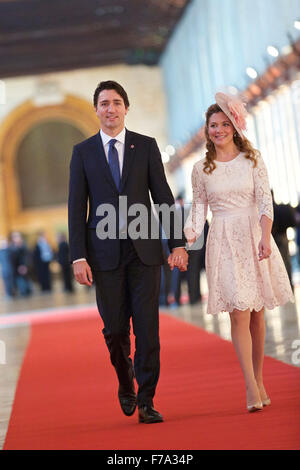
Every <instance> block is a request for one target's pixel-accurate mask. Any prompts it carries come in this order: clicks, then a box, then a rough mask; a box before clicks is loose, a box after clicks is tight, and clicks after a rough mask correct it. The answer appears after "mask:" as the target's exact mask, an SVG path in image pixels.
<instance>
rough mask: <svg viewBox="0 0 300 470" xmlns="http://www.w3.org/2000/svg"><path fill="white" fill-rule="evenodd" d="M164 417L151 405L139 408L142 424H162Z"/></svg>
mask: <svg viewBox="0 0 300 470" xmlns="http://www.w3.org/2000/svg"><path fill="white" fill-rule="evenodd" d="M163 420H164V419H163V417H162V415H161V414H160V413H159V412H158V411H156V410H155V409H154V408H153V406H151V405H143V406H141V407H139V422H140V423H146V424H151V423H162V422H163Z"/></svg>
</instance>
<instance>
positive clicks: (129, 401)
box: [118, 381, 136, 416]
mask: <svg viewBox="0 0 300 470" xmlns="http://www.w3.org/2000/svg"><path fill="white" fill-rule="evenodd" d="M118 397H119V402H120V405H121V409H122V411H123V413H124V415H126V416H132V415H133V413H134V412H135V409H136V393H135V389H134V383H133V381H132V386H131V387H130V389H129V390H128V389H127V390H126V389H125V388H124V387H122V386H121V385H120V386H119V392H118Z"/></svg>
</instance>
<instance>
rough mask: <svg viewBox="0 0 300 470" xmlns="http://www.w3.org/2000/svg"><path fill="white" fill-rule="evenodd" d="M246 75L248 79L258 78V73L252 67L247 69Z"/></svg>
mask: <svg viewBox="0 0 300 470" xmlns="http://www.w3.org/2000/svg"><path fill="white" fill-rule="evenodd" d="M246 73H247V75H248V77H250V78H257V76H258V73H257V72H256V70H255V69H254V68H253V67H247V69H246Z"/></svg>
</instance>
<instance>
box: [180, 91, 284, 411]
mask: <svg viewBox="0 0 300 470" xmlns="http://www.w3.org/2000/svg"><path fill="white" fill-rule="evenodd" d="M216 101H217V104H215V105H212V106H211V107H210V108H209V109H208V111H207V113H206V129H205V131H206V139H207V153H206V158H205V159H202V160H200V161H199V162H197V163H196V164H195V165H194V168H193V172H192V186H193V204H192V210H191V212H190V214H189V217H188V220H187V222H186V225H185V235H186V238H187V240H188V243H189V245H192V244H193V243H194V242H195V240H196V239H197V238H198V237H199V236H200V235H201V233H202V231H203V227H204V223H205V220H206V215H207V209H208V206H209V207H210V209H211V211H212V214H213V218H212V222H211V225H210V229H209V234H208V239H207V245H206V274H207V281H208V288H209V296H208V313H210V314H213V315H214V314H217V313H219V312H222V311H226V312H229V314H230V319H231V336H232V342H233V345H234V347H235V350H236V352H237V355H238V358H239V361H240V365H241V368H242V371H243V374H244V378H245V382H246V390H247V409H248V411H250V412H251V411H257V410H261V409H262V408H263V406H267V405H270V403H271V400H270V398H269V397H268V394H267V392H266V390H265V387H264V383H263V357H264V340H265V321H264V307H266V308H267V309H273V308H274V307H276V306H278V305H283V304H284V303H286V302H288V301H293V293H292V290H291V286H290V282H289V279H288V275H287V273H286V270H285V266H284V263H283V260H282V258H281V255H280V253H279V250H278V248H277V246H276V244H275V242H274V240H273V238H272V235H271V228H272V220H273V204H272V197H271V192H270V187H269V181H268V175H267V170H266V167H265V164H264V162H263V159H262V157H261V155H260V153H259V152H258V151H257V150H255V149H253V147H252V145H251V144H250V142H249V141H248V140H247V139H246V138H245V136H244V134H243V130H245V127H246V125H245V117H246V111H245V108H244V105H243V103H241V102H240V101H239V100H237V99H234V98H232V97H229V96H227V95H224V94H223V93H217V95H216Z"/></svg>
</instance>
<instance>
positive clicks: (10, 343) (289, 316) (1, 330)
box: [0, 275, 300, 449]
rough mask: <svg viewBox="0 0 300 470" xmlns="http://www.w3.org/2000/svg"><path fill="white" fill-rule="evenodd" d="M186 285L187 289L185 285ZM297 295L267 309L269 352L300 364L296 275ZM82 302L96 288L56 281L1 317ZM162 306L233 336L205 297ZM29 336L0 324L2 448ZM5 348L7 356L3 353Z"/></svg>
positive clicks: (24, 328) (1, 310)
mask: <svg viewBox="0 0 300 470" xmlns="http://www.w3.org/2000/svg"><path fill="white" fill-rule="evenodd" d="M201 286H202V291H203V292H205V290H206V279H205V275H203V276H202V278H201ZM183 287H184V288H183V291H184V290H185V286H183ZM204 299H205V295H204ZM295 299H296V302H295V304H291V303H289V304H287V305H285V306H283V307H278V308H276V309H274V310H272V311H266V313H265V318H266V327H267V329H266V342H265V353H266V354H267V355H269V356H272V357H274V358H277V359H279V360H281V361H283V362H286V363H288V364H292V365H294V366H296V367H300V283H299V280H298V279H296V288H295ZM80 305H81V306H83V305H95V292H94V289H93V288H91V289H90V288H86V287H82V286H79V285H77V286H76V290H75V292H74V293H73V294H65V293H63V292H62V291H61V287H60V285H58V284H56V285H54V291H53V293H52V294H44V295H42V294H40V293H38V292H35V294H34V295H33V296H32V297H30V298H28V299H16V300H14V301H5V300H3V299H2V300H0V319H1V317H2V318H3V316H5V317H7V316H11V317H10V318H13V317H15V316H16V315H17V316H18V315H20V314H21V313H24V312H29V311H30V312H36V314H38V312H40V313H43V312H45V311H50V312H53V314H55V309H59V308H61V307H67V306H80ZM162 310H163V311H167V312H168V313H169V314H171V315H174V316H176V317H180V318H182V319H184V320H185V321H187V322H191V323H193V324H196V325H198V326H200V327H201V328H204V329H205V330H207V331H210V332H213V333H216V334H217V335H220V336H221V337H222V338H224V339H226V340H230V339H231V336H230V321H229V316H228V314H226V313H223V314H220V315H217V316H211V315H207V314H206V313H205V310H206V304H205V301H204V302H203V304H199V305H195V306H190V305H189V304H187V303H185V304H183V305H182V306H180V307H178V308H172V307H169V308H162ZM20 317H21V315H20ZM29 338H30V325H29V324H27V323H20V322H18V323H13V322H12V323H11V324H9V323H8V324H5V325H1V324H0V404H1V405H0V449H1V448H2V446H3V443H4V439H5V433H6V429H7V426H8V422H9V416H10V412H11V407H12V403H13V399H14V394H15V388H16V384H17V380H18V376H19V371H20V367H21V364H22V359H23V354H24V351H25V350H26V346H27V344H28V340H29ZM3 346H4V347H5V348H3ZM1 347H2V348H1ZM4 350H5V357H4V356H3V351H4ZM1 351H2V356H1Z"/></svg>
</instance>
